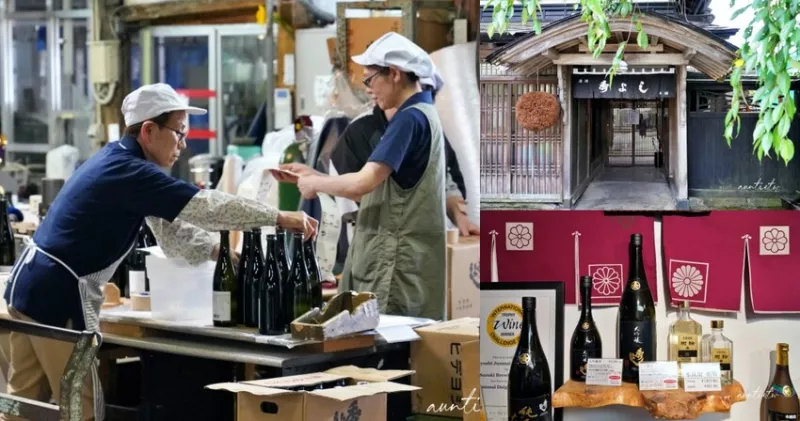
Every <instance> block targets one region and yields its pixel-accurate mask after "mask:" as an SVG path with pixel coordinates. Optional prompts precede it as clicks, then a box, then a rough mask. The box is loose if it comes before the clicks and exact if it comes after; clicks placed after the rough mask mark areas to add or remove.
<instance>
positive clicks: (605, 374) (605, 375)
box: [586, 358, 622, 386]
mask: <svg viewBox="0 0 800 421" xmlns="http://www.w3.org/2000/svg"><path fill="white" fill-rule="evenodd" d="M586 384H588V385H596V386H622V360H621V359H615V358H605V359H604V358H589V360H588V362H587V363H586Z"/></svg>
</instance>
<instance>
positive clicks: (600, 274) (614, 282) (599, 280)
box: [592, 266, 622, 295]
mask: <svg viewBox="0 0 800 421" xmlns="http://www.w3.org/2000/svg"><path fill="white" fill-rule="evenodd" d="M621 285H622V276H621V274H620V273H619V272H617V270H616V269H614V268H612V267H608V266H602V267H600V268H598V269H597V270H595V271H594V273H593V274H592V286H593V287H594V289H595V290H597V292H599V293H600V294H603V295H611V294H613V293H615V292H617V290H618V289H619V288H620V286H621Z"/></svg>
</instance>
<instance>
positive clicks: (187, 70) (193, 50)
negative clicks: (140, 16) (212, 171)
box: [151, 26, 219, 155]
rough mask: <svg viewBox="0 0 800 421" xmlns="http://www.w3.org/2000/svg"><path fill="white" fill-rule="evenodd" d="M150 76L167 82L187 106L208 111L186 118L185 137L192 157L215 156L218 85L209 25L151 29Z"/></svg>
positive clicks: (212, 30)
mask: <svg viewBox="0 0 800 421" xmlns="http://www.w3.org/2000/svg"><path fill="white" fill-rule="evenodd" d="M152 36H153V55H154V57H153V69H152V71H153V73H154V74H155V76H156V77H155V78H152V79H151V80H154V81H156V82H162V83H166V84H168V85H170V86H172V87H173V88H175V90H176V91H178V93H179V94H181V95H183V96H185V97H186V98H187V99H188V101H189V104H190V105H192V106H196V107H201V108H205V109H207V110H208V114H206V115H190V116H189V133H188V136H187V138H186V143H187V148H188V149H189V151H190V152H191V155H198V154H205V153H211V154H216V153H217V150H218V146H217V110H216V98H217V85H216V71H217V66H216V65H212V63H217V62H218V61H219V60H218V59H217V56H216V48H215V47H216V45H215V42H214V41H215V38H214V29H213V27H211V26H169V27H154V28H152Z"/></svg>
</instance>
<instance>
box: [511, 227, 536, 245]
mask: <svg viewBox="0 0 800 421" xmlns="http://www.w3.org/2000/svg"><path fill="white" fill-rule="evenodd" d="M531 238H532V236H531V231H530V230H529V229H528V227H526V226H524V225H514V226H513V227H511V229H510V230H508V241H509V242H510V243H511V245H512V246H514V247H516V248H518V249H521V248H523V247H527V246H528V245H529V244H530V243H531Z"/></svg>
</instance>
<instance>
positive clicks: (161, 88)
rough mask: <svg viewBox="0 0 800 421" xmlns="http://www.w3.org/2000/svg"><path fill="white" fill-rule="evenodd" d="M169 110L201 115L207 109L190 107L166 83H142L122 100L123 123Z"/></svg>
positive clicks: (137, 120)
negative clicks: (142, 84)
mask: <svg viewBox="0 0 800 421" xmlns="http://www.w3.org/2000/svg"><path fill="white" fill-rule="evenodd" d="M170 111H186V113H187V114H192V115H203V114H205V113H207V112H208V111H206V110H204V109H202V108H197V107H190V106H189V105H188V102H187V100H186V97H182V96H180V95H178V93H177V92H175V90H174V89H172V86H169V85H167V84H166V83H154V84H152V85H144V86H142V87H141V88H139V89H137V90H135V91H133V92H131V93H129V94H128V96H126V97H125V99H123V100H122V115H123V116H124V117H125V125H126V126H132V125H134V124H137V123H141V122H143V121H147V120H149V119H151V118H154V117H158V116H160V115H161V114H164V113H168V112H170Z"/></svg>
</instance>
